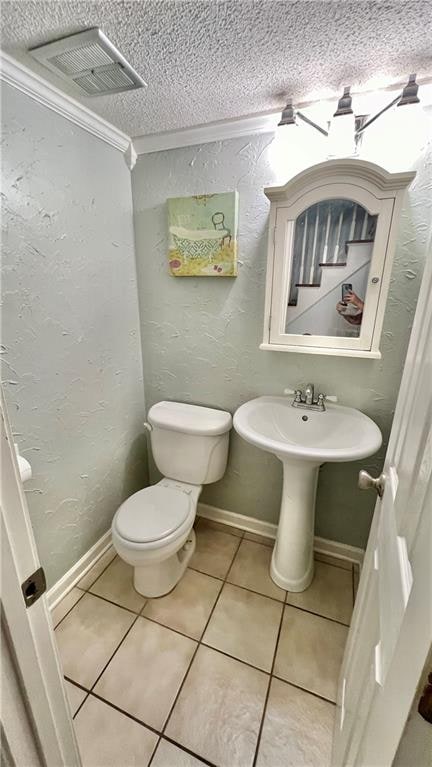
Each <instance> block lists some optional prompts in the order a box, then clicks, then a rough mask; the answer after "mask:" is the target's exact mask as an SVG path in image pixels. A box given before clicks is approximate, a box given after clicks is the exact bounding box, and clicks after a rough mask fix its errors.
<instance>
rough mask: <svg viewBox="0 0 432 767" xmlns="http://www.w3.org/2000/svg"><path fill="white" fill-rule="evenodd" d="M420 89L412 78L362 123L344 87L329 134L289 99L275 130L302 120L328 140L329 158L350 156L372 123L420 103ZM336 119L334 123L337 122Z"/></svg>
mask: <svg viewBox="0 0 432 767" xmlns="http://www.w3.org/2000/svg"><path fill="white" fill-rule="evenodd" d="M418 89H419V86H418V85H417V82H416V75H415V74H411V75H410V76H409V78H408V82H407V84H406V85H405V86H404V88H403V90H402V92H401V93H399V94H398V95H397V96H396V98H394V99H393V100H392V101H390V103H389V104H387V105H386V106H385V107H383V109H381V110H380V111H379V112H377V113H376V114H375V115H373V116H372V117H370V118H369V119H367V118H366V116H365V115H362V116H361V119H359V118H358V117H356V116H355V115H354V112H353V109H352V97H351V93H350V91H351V88H350V87H349V86H346V87H344V89H343V93H342V96H341V97H340V99H339V101H338V105H337V109H336V112H335V113H334V115H333V118H334V119H333V120H332V121H331V122H330V126H329V130H328V131H326V130H325V129H324V128H322V127H321V126H320V125H317V123H315V122H313V120H310V119H309V117H306V115H304V114H303V113H302V112H300V111H298V110H297V109H296V108H295V107H294V106H293V102H292V99H289V100H288V102H287V105H286V106H285V108H284V110H283V112H282V115H281V119H280V122H279V123H278V126H284V125H296V124H297V118H299V119H300V120H303V122H305V123H307V124H308V125H310V126H311V127H312V128H315V130H317V131H319V132H320V133H322V134H323V135H324V136H329V138H330V142H331V145H333V148H334V150H335V151H334V153H333V152H332V149H331V148H330V156H332V155H333V154H338V155H341V154H342V155H347V154H348V155H349V154H353V153H354V147H355V144H357V143H358V142H359V139H360V138H361V134H362V133H363V132H364V131H365V130H366V128H368V127H369V125H371V124H372V123H373V122H375V120H377V119H378V118H379V117H381V115H382V114H384V112H387V110H388V109H391V107H393V106H395V105H396V104H397V106H398V107H402V106H406V105H408V104H419V103H420V99H419V97H418ZM336 118H337V120H336Z"/></svg>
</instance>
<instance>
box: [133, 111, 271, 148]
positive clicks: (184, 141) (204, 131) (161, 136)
mask: <svg viewBox="0 0 432 767" xmlns="http://www.w3.org/2000/svg"><path fill="white" fill-rule="evenodd" d="M279 120H280V110H279V111H278V112H266V113H265V114H259V115H250V116H247V117H237V118H235V119H230V120H218V121H217V122H211V123H206V124H204V125H195V126H193V127H191V128H181V129H179V130H174V131H165V132H163V133H149V134H147V135H146V136H135V137H134V138H133V145H134V148H135V152H136V153H137V155H140V154H149V153H150V152H161V151H163V150H166V149H179V148H181V147H186V146H194V145H195V144H208V143H210V142H212V141H224V140H226V139H233V138H242V137H243V136H251V135H257V134H258V133H274V131H275V130H276V126H277V123H278V122H279Z"/></svg>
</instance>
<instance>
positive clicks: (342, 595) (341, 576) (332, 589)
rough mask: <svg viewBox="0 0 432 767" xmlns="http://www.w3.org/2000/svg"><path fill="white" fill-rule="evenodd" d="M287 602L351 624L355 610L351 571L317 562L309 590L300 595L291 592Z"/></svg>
mask: <svg viewBox="0 0 432 767" xmlns="http://www.w3.org/2000/svg"><path fill="white" fill-rule="evenodd" d="M287 602H288V603H289V604H290V605H295V606H296V607H302V608H304V609H305V610H310V611H311V612H313V613H318V615H324V616H325V617H327V618H334V620H338V621H341V622H342V623H345V624H349V622H350V620H351V613H352V609H353V598H352V573H351V570H343V569H342V568H341V567H332V565H327V564H325V563H324V562H315V576H314V579H313V581H312V583H311V585H310V586H309V588H308V589H306V591H301V592H299V593H298V594H295V593H294V592H292V591H289V592H288V595H287Z"/></svg>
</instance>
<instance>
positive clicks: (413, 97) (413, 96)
mask: <svg viewBox="0 0 432 767" xmlns="http://www.w3.org/2000/svg"><path fill="white" fill-rule="evenodd" d="M418 89H419V88H418V85H417V83H416V75H415V74H412V75H410V76H409V78H408V82H407V84H406V85H405V87H404V88H403V90H402V93H399V95H398V96H396V98H394V99H393V101H390V104H387V106H385V107H384V108H383V109H381V110H380V111H379V112H377V113H376V115H373V117H371V118H370V120H368V121H367V122H365V124H364V125H362V126H361V127H360V128H359V129H358V130H357V131H356V132H355V137H356V138H358V136H360V134H361V133H363V131H364V130H366V128H368V127H369V125H371V124H372V123H373V122H375V120H378V117H381V115H382V114H384V112H387V110H388V109H391V107H393V106H394V105H395V104H397V105H398V106H400V107H401V106H405V105H407V104H418V103H419V102H420V99H419V97H418V96H417V93H418Z"/></svg>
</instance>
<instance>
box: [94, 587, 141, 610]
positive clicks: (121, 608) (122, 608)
mask: <svg viewBox="0 0 432 767" xmlns="http://www.w3.org/2000/svg"><path fill="white" fill-rule="evenodd" d="M86 593H87V594H89V595H90V596H91V597H96V598H97V599H102V601H103V602H108V604H109V605H114V607H119V608H120V610H126V612H128V613H130V614H131V615H141V613H142V611H143V610H144V607H145V606H146V604H147V602H148V599H147V598H146V597H143V599H144V604H143V605H142V607H140V609H139V610H131V608H130V607H125V606H124V605H121V604H119V602H113V601H112V599H108V597H103V596H102V595H101V594H93V591H87V592H86ZM137 593H138V592H137Z"/></svg>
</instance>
